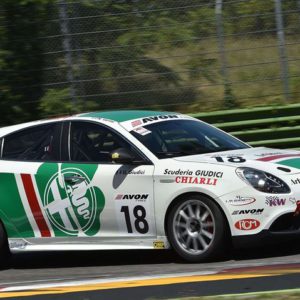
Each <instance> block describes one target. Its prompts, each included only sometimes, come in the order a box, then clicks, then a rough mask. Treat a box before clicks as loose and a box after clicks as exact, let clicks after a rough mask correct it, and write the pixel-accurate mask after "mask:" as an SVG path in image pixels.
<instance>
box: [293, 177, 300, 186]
mask: <svg viewBox="0 0 300 300" xmlns="http://www.w3.org/2000/svg"><path fill="white" fill-rule="evenodd" d="M291 183H292V184H294V185H296V184H300V178H296V179H292V180H291Z"/></svg>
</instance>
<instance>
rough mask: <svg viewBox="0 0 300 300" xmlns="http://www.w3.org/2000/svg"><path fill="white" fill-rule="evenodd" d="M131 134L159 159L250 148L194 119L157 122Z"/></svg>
mask: <svg viewBox="0 0 300 300" xmlns="http://www.w3.org/2000/svg"><path fill="white" fill-rule="evenodd" d="M131 134H132V135H133V136H134V137H135V138H137V139H138V140H139V141H140V142H141V143H142V144H144V145H145V146H146V147H147V148H148V149H149V150H150V151H151V152H152V153H153V154H155V155H156V156H157V157H158V158H169V157H178V156H185V155H194V154H204V153H212V152H219V151H227V150H237V149H244V148H249V146H248V145H247V144H245V143H243V142H241V141H239V140H237V139H236V138H234V137H232V136H230V135H228V134H226V133H224V132H223V131H221V130H218V129H216V128H214V127H212V126H209V125H208V124H205V123H202V122H198V121H194V120H171V121H164V122H159V123H153V124H150V125H146V126H144V127H139V128H137V129H134V130H132V131H131Z"/></svg>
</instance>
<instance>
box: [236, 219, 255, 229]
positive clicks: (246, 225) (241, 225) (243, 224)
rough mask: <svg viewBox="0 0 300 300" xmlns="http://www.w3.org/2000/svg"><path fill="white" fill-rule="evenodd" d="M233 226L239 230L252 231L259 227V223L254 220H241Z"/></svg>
mask: <svg viewBox="0 0 300 300" xmlns="http://www.w3.org/2000/svg"><path fill="white" fill-rule="evenodd" d="M234 226H235V228H237V229H239V230H254V229H256V228H258V227H259V226H260V222H259V221H258V220H254V219H243V220H239V221H237V222H236V223H235V224H234Z"/></svg>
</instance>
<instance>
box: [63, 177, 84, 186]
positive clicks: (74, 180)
mask: <svg viewBox="0 0 300 300" xmlns="http://www.w3.org/2000/svg"><path fill="white" fill-rule="evenodd" d="M64 180H65V182H67V183H69V184H71V185H73V184H78V183H80V182H82V181H84V180H85V178H84V177H82V176H79V175H78V176H76V175H71V176H64Z"/></svg>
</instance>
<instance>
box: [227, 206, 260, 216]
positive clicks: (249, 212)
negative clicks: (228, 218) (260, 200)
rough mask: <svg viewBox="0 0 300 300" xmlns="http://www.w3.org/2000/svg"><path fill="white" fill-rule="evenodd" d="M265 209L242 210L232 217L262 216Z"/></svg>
mask: <svg viewBox="0 0 300 300" xmlns="http://www.w3.org/2000/svg"><path fill="white" fill-rule="evenodd" d="M263 211H264V209H263V208H258V209H256V208H254V209H241V210H235V211H234V212H233V213H232V215H247V214H251V215H261V214H262V213H263Z"/></svg>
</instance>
